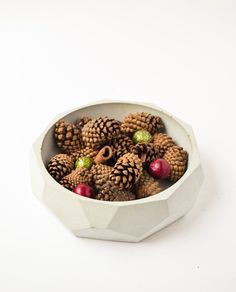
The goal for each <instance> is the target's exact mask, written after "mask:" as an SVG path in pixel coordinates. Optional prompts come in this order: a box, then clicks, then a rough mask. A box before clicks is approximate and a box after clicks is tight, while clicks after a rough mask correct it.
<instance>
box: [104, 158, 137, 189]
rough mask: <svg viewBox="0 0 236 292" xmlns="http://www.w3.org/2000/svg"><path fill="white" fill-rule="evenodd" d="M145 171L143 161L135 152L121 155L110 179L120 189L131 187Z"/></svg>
mask: <svg viewBox="0 0 236 292" xmlns="http://www.w3.org/2000/svg"><path fill="white" fill-rule="evenodd" d="M142 171H143V167H142V161H141V160H140V159H139V157H138V156H137V155H135V154H133V153H126V154H125V155H123V156H121V157H120V158H119V159H118V160H117V162H116V164H115V166H114V167H113V169H112V172H111V174H110V176H109V181H110V182H111V183H112V184H113V185H114V186H117V187H118V188H120V189H131V188H132V187H133V185H134V184H135V183H136V182H137V181H138V180H139V178H140V176H141V174H142Z"/></svg>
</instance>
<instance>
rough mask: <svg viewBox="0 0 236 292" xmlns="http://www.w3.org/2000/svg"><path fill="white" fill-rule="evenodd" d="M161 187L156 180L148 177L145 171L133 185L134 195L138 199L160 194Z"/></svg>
mask: <svg viewBox="0 0 236 292" xmlns="http://www.w3.org/2000/svg"><path fill="white" fill-rule="evenodd" d="M160 191H161V187H160V185H159V183H158V181H157V180H155V179H154V178H153V177H152V176H150V175H149V174H148V173H147V171H144V172H143V174H142V175H141V177H140V179H139V181H138V182H137V184H136V185H135V194H136V196H137V198H138V199H142V198H146V197H149V196H153V195H156V194H158V193H160Z"/></svg>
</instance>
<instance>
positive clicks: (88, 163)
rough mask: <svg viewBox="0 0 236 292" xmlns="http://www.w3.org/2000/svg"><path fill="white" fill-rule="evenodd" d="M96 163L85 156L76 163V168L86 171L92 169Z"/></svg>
mask: <svg viewBox="0 0 236 292" xmlns="http://www.w3.org/2000/svg"><path fill="white" fill-rule="evenodd" d="M93 163H94V161H93V159H92V158H90V157H87V156H84V157H80V158H79V159H77V160H76V162H75V167H76V168H82V167H83V168H86V169H90V168H91V167H92V165H93Z"/></svg>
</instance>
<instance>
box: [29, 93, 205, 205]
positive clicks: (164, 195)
mask: <svg viewBox="0 0 236 292" xmlns="http://www.w3.org/2000/svg"><path fill="white" fill-rule="evenodd" d="M109 103H110V104H114V103H121V104H127V105H128V104H131V105H139V106H145V107H149V108H151V109H154V110H157V111H159V112H161V113H162V114H163V115H167V116H168V117H169V118H171V119H173V120H174V121H175V122H176V123H177V124H178V125H179V126H181V127H182V129H183V130H184V131H185V132H186V134H187V136H188V139H189V144H190V148H191V160H190V161H189V162H188V167H187V170H186V172H185V173H184V175H183V176H182V177H181V178H180V179H179V180H178V181H177V182H175V183H174V184H173V185H171V186H170V187H168V188H167V189H165V190H163V191H161V192H160V193H158V194H156V195H153V196H150V197H146V198H142V199H136V200H132V201H101V200H96V199H93V198H86V197H83V196H78V195H76V194H75V193H73V192H72V191H70V190H67V189H66V188H64V187H63V186H61V185H60V184H59V183H58V182H57V181H56V180H55V179H54V178H53V177H52V176H51V175H50V174H49V173H48V171H47V169H46V166H45V164H44V162H43V159H42V147H43V142H44V138H45V136H46V134H47V133H48V131H49V130H50V129H51V127H52V126H53V125H54V124H55V121H58V120H59V119H62V118H64V117H65V116H67V115H69V114H71V113H73V112H76V111H78V110H81V109H83V108H86V107H90V106H94V105H98V104H109ZM33 150H34V153H35V155H36V158H37V162H38V164H39V167H40V171H41V172H42V173H43V176H44V177H43V179H44V180H46V183H49V184H51V186H52V187H53V189H55V190H56V191H60V192H66V193H67V195H68V196H73V198H74V199H75V198H76V199H77V200H78V201H86V202H91V203H95V204H102V205H104V204H105V205H110V206H113V207H115V206H117V207H119V206H130V205H138V204H145V203H150V202H152V201H153V202H155V201H162V200H166V199H168V198H169V197H170V196H171V194H172V193H174V192H175V190H176V189H177V188H178V187H179V186H180V185H181V184H182V183H183V182H184V181H185V180H186V179H187V178H188V177H189V176H190V175H191V174H192V172H193V171H194V170H195V169H196V168H197V167H199V166H200V157H199V153H198V148H197V144H196V140H195V137H194V133H193V130H192V127H191V126H190V125H188V124H186V123H185V122H183V121H182V120H181V119H179V118H177V117H176V116H174V115H173V114H171V113H169V112H168V111H166V110H163V109H162V108H160V107H159V106H157V105H155V104H153V103H145V102H133V101H125V100H120V99H118V100H116V99H112V100H98V101H95V102H91V103H87V104H84V105H81V106H79V107H76V108H73V109H71V110H67V111H65V112H62V113H60V114H58V115H57V116H56V117H55V118H54V119H53V120H52V121H51V122H50V123H49V124H48V126H47V127H46V129H45V130H44V131H43V132H42V134H41V135H40V137H39V138H38V139H37V140H36V142H35V143H34V145H33Z"/></svg>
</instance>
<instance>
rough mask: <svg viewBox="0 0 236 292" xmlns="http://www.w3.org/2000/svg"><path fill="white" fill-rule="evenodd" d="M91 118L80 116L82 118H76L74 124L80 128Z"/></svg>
mask: <svg viewBox="0 0 236 292" xmlns="http://www.w3.org/2000/svg"><path fill="white" fill-rule="evenodd" d="M91 120H92V119H91V118H89V117H82V118H78V119H77V120H76V122H75V126H76V127H77V128H78V129H82V128H83V126H84V125H86V124H87V123H88V122H90V121H91Z"/></svg>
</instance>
